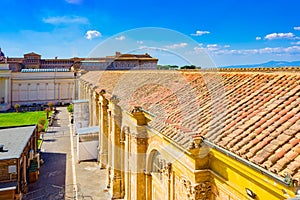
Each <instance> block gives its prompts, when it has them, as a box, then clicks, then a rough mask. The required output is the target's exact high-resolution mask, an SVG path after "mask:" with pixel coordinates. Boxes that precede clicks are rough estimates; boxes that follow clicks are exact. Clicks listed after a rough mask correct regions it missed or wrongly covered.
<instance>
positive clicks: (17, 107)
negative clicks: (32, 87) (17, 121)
mask: <svg viewBox="0 0 300 200" xmlns="http://www.w3.org/2000/svg"><path fill="white" fill-rule="evenodd" d="M20 107H21V106H20V104H17V103H16V104H15V105H14V108H15V109H16V112H19V109H20Z"/></svg>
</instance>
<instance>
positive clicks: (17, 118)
mask: <svg viewBox="0 0 300 200" xmlns="http://www.w3.org/2000/svg"><path fill="white" fill-rule="evenodd" d="M41 117H44V118H46V112H45V111H36V112H19V113H0V127H7V126H24V125H31V124H37V122H38V120H39V118H41ZM47 123H48V121H47ZM46 125H47V124H46Z"/></svg>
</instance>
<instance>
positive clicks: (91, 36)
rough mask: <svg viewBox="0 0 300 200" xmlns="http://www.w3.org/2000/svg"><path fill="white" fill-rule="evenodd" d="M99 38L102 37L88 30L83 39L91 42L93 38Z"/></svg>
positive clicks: (97, 32)
mask: <svg viewBox="0 0 300 200" xmlns="http://www.w3.org/2000/svg"><path fill="white" fill-rule="evenodd" d="M101 36H102V34H101V33H100V32H99V31H96V30H89V31H87V32H86V34H85V38H86V39H88V40H92V39H94V38H97V37H101Z"/></svg>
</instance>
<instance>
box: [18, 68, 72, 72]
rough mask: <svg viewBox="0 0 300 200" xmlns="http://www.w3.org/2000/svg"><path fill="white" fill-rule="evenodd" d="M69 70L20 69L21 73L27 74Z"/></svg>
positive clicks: (65, 70) (66, 70)
mask: <svg viewBox="0 0 300 200" xmlns="http://www.w3.org/2000/svg"><path fill="white" fill-rule="evenodd" d="M68 71H69V69H22V70H21V72H22V73H29V72H68Z"/></svg>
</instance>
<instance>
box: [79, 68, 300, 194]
mask: <svg viewBox="0 0 300 200" xmlns="http://www.w3.org/2000/svg"><path fill="white" fill-rule="evenodd" d="M299 85H300V74H299V68H290V69H288V68H284V69H223V70H220V71H215V70H207V71H205V70H203V71H127V72H125V71H94V72H88V73H87V74H85V75H83V76H82V77H80V84H79V88H80V94H79V96H80V99H87V100H88V101H89V110H90V111H89V119H90V126H95V125H98V126H99V128H100V133H99V144H100V145H99V158H98V160H99V164H100V166H101V168H105V169H106V170H107V180H106V183H107V191H108V193H109V194H110V196H111V198H112V199H132V200H134V199H136V200H141V199H161V200H169V199H176V200H182V199H193V200H194V199H200V200H202V199H203V200H204V199H220V200H229V199H230V200H231V199H235V200H239V199H260V200H262V199H272V200H273V199H274V200H275V199H288V198H292V197H295V195H296V194H297V192H299V189H300V185H299V178H300V171H299V169H300V132H299V130H300V106H299V105H300V86H299ZM99 181H103V180H99Z"/></svg>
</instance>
